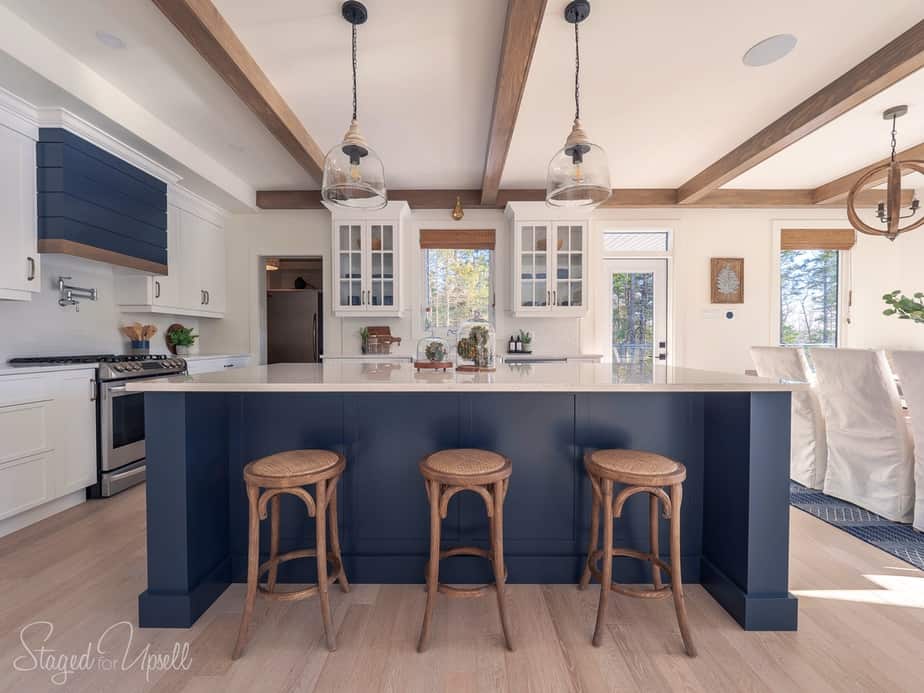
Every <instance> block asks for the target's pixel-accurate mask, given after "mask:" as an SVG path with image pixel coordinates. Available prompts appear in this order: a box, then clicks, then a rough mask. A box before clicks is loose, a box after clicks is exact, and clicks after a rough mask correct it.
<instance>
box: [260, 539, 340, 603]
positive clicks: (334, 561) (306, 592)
mask: <svg viewBox="0 0 924 693" xmlns="http://www.w3.org/2000/svg"><path fill="white" fill-rule="evenodd" d="M317 555H318V552H317V550H316V549H298V550H297V551H288V552H287V553H281V554H279V555H278V556H276V557H275V558H271V559H269V560H268V561H266V562H264V563H261V564H260V569H259V571H258V573H257V580H259V579H260V578H261V577H263V575H264V574H265V573H267V572H269V570H270V568H273V567H278V566H279V565H280V564H282V563H286V562H287V561H294V560H295V559H298V558H314V557H315V556H317ZM327 562H328V563H329V564H330V565H331V570H330V573H329V575H328V577H327V585H328V586H330V585H332V584H334V583H335V582H336V581H337V577H338V576H339V575H340V571H341V568H342V567H343V566H342V564H341V563H340V560H339V559H338V558H337V556H335V555H334V553H333V552H328V553H327ZM257 590H258V591H259V592H260V594H262V595H263V596H265V597H267V598H269V599H275V600H276V601H280V602H291V601H296V600H298V599H305V598H306V597H311V596H314V595H315V594H317V593H318V591H319V590H320V586H319V585H317V584H314V585H309V586H308V587H305V588H304V589H300V590H292V591H290V592H275V591H273V592H270V591H269V590H268V589H267V588H266V587H264V586H263V585H262V584H259V583H258V584H257Z"/></svg>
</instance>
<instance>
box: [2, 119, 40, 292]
mask: <svg viewBox="0 0 924 693" xmlns="http://www.w3.org/2000/svg"><path fill="white" fill-rule="evenodd" d="M37 138H38V130H37V129H36V127H35V126H34V125H32V124H30V123H28V122H26V121H25V120H24V119H22V118H20V117H19V116H16V115H14V114H12V113H8V112H5V111H3V110H2V109H0V299H6V300H13V301H30V300H32V295H33V294H35V293H38V292H39V291H41V288H42V278H41V274H40V265H39V256H38V252H37V242H38V241H37V223H38V222H37V213H36V192H35V191H36V180H35V175H36V172H35V171H36V169H35V141H36V139H37Z"/></svg>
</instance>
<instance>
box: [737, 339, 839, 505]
mask: <svg viewBox="0 0 924 693" xmlns="http://www.w3.org/2000/svg"><path fill="white" fill-rule="evenodd" d="M751 359H752V360H753V361H754V366H755V368H756V369H757V375H759V376H761V377H762V378H777V379H782V380H790V381H795V382H804V383H807V382H811V380H812V377H811V374H810V372H809V367H808V364H807V363H806V360H805V354H804V353H803V351H802V349H797V348H794V347H751ZM791 431H792V433H791V440H790V452H789V477H790V478H791V479H792V480H793V481H795V482H798V483H800V484H802V485H803V486H807V487H808V488H813V489H821V488H822V487H823V486H824V482H825V468H826V467H827V461H828V451H827V446H826V444H825V420H824V417H823V416H822V413H821V404H820V403H819V402H818V395H817V394H816V392H815V390H814V389H811V390H804V391H801V392H793V393H792V419H791Z"/></svg>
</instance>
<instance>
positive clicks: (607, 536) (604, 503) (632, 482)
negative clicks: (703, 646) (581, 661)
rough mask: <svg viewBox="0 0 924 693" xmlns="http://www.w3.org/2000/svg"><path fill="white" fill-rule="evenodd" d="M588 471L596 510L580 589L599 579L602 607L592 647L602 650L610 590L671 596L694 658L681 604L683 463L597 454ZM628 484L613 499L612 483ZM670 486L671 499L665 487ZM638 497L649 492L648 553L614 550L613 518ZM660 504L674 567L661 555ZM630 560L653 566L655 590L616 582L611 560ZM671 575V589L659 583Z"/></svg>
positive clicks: (646, 455) (590, 457)
mask: <svg viewBox="0 0 924 693" xmlns="http://www.w3.org/2000/svg"><path fill="white" fill-rule="evenodd" d="M584 468H585V469H586V470H587V474H588V475H589V476H590V483H591V486H592V487H593V508H592V510H591V512H592V515H591V518H590V545H589V547H588V549H587V564H586V565H585V567H584V574H583V575H582V576H581V584H580V589H585V588H586V587H587V585H588V583H590V576H591V575H594V576H595V577H597V578H598V579H599V580H600V604H599V606H598V607H597V625H596V628H595V629H594V639H593V643H594V645H596V646H599V645H600V643H601V641H602V638H603V622H604V617H605V614H606V602H607V597H608V596H609V593H610V590H612V591H613V592H618V593H619V594H624V595H626V596H629V597H642V598H646V599H661V598H663V597H667V596H669V595H671V594H673V596H674V610H675V611H676V612H677V623H678V625H679V626H680V635H681V637H682V638H683V644H684V647H685V648H686V652H687V654H688V655H689V656H690V657H695V656H696V648H695V647H694V645H693V637H692V635H691V634H690V625H689V623H688V621H687V609H686V605H685V604H684V601H683V582H682V580H681V575H680V503H681V501H682V499H683V481H684V480H685V479H686V478H687V469H686V467H684V466H683V465H682V464H680V463H679V462H675V461H674V460H672V459H670V458H667V457H664V456H662V455H657V454H655V453H653V452H642V451H640V450H597V451H596V452H588V453H586V454H585V455H584ZM614 483H618V484H624V485H625V488H623V489H622V490H621V491H620V492H619V494H618V495H617V496H616V498H615V500H614V498H613V484H614ZM664 486H669V487H670V497H668V495H667V493H665V491H664V489H663V488H662V487H664ZM636 493H647V494H648V496H649V497H648V503H649V506H648V507H649V513H648V518H649V528H648V531H649V537H650V544H651V546H650V548H649V552H648V553H642V552H641V551H635V550H632V549H621V548H613V518H614V517H616V518H618V517H620V516H621V515H622V508H623V505H624V504H625V502H626V500H627V499H628V498H629V497H630V496H634V495H635V494H636ZM659 500H660V501H661V503H662V505H663V506H664V507H663V508H662V514H663V516H664V517H665V518H670V522H671V538H670V558H671V561H670V565H668V564H666V563H665V562H664V561H662V560H661V558H660V557H659V554H658V501H659ZM601 511H602V512H603V548H602V549H598V548H597V536H598V534H599V531H598V530H599V522H600V513H601ZM614 556H628V557H629V558H637V559H639V560H642V561H648V562H649V563H651V581H652V583H653V587H652V588H651V589H635V588H631V587H623V586H622V585H619V584H616V583H614V582H613V557H614ZM601 559H603V569H602V570H598V569H597V567H596V564H597V561H599V560H601ZM662 570H664V571H666V572H667V573H668V575H670V578H671V584H670V585H667V586H665V585H663V584H662V583H661V571H662Z"/></svg>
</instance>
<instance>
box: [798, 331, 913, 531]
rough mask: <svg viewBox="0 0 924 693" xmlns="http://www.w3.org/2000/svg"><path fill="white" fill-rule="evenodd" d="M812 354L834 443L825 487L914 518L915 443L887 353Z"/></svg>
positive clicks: (881, 511) (902, 518) (895, 516)
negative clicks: (903, 410) (903, 411)
mask: <svg viewBox="0 0 924 693" xmlns="http://www.w3.org/2000/svg"><path fill="white" fill-rule="evenodd" d="M811 357H812V361H813V363H814V365H815V378H816V382H817V384H818V398H819V400H820V402H821V410H822V413H823V414H824V417H825V431H826V441H827V446H828V465H827V470H826V472H825V483H824V492H825V493H826V494H827V495H829V496H835V497H836V498H841V499H843V500H846V501H849V502H851V503H854V504H856V505H859V506H860V507H861V508H866V509H867V510H869V511H871V512H874V513H876V514H878V515H882V516H883V517H885V518H886V519H889V520H893V521H895V522H911V518H912V511H913V508H914V460H913V444H912V442H911V433H910V431H909V430H908V426H907V424H906V422H905V419H904V416H903V414H902V409H901V400H900V398H899V395H898V387H897V385H896V383H895V376H894V374H893V372H892V369H891V367H890V366H889V363H888V361H887V360H886V356H885V353H884V352H882V351H872V350H868V349H830V348H817V349H812V350H811Z"/></svg>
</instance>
